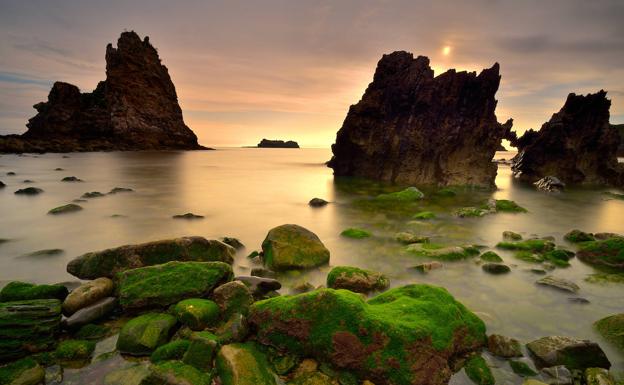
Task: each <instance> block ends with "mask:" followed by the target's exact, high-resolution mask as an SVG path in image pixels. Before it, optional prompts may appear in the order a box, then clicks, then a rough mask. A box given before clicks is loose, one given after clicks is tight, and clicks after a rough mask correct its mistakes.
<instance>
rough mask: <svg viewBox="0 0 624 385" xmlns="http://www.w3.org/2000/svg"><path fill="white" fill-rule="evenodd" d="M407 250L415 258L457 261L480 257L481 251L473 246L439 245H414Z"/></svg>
mask: <svg viewBox="0 0 624 385" xmlns="http://www.w3.org/2000/svg"><path fill="white" fill-rule="evenodd" d="M405 250H406V251H407V252H409V253H411V254H413V255H414V256H417V257H424V258H431V259H439V260H443V261H456V260H460V259H466V258H471V257H473V256H475V255H479V250H478V249H476V248H474V247H472V246H445V245H440V244H437V243H413V244H411V245H408V246H407V247H406V248H405Z"/></svg>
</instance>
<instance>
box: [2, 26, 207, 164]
mask: <svg viewBox="0 0 624 385" xmlns="http://www.w3.org/2000/svg"><path fill="white" fill-rule="evenodd" d="M34 108H35V109H36V110H37V112H38V113H37V115H36V116H34V117H33V118H31V119H30V120H29V121H28V124H27V125H26V126H27V127H28V131H27V132H26V133H24V134H23V135H21V136H18V135H8V136H4V137H0V152H68V151H106V150H171V149H176V150H177V149H179V150H198V149H203V147H202V146H200V145H199V144H198V143H197V137H196V136H195V134H194V133H193V131H191V129H190V128H188V127H187V126H186V125H185V124H184V120H183V118H182V109H181V108H180V105H179V104H178V97H177V94H176V90H175V87H174V85H173V82H172V81H171V78H170V77H169V72H168V70H167V67H165V66H164V65H162V64H161V62H160V58H159V57H158V52H157V51H156V49H155V48H154V47H153V46H152V45H151V44H150V41H149V38H148V37H147V36H146V37H145V38H144V39H143V40H141V39H140V38H139V36H138V35H137V34H136V33H135V32H123V33H122V34H121V36H120V37H119V40H118V41H117V48H114V47H113V46H112V45H111V44H108V46H107V47H106V80H104V81H101V82H100V83H98V85H97V87H96V89H95V90H94V91H93V92H90V93H81V92H80V90H79V89H78V87H76V86H74V85H71V84H68V83H64V82H56V83H54V85H53V87H52V90H51V91H50V94H49V95H48V101H47V102H41V103H38V104H35V105H34Z"/></svg>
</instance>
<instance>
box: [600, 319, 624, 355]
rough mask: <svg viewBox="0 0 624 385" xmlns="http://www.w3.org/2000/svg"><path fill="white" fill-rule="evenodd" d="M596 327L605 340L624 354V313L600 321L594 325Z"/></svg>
mask: <svg viewBox="0 0 624 385" xmlns="http://www.w3.org/2000/svg"><path fill="white" fill-rule="evenodd" d="M594 327H595V328H596V330H598V332H599V333H600V335H602V337H604V339H605V340H607V341H609V342H610V343H612V344H613V345H615V346H616V347H618V348H619V349H620V351H622V352H624V313H621V314H615V315H612V316H609V317H605V318H603V319H600V320H598V321H596V322H595V323H594Z"/></svg>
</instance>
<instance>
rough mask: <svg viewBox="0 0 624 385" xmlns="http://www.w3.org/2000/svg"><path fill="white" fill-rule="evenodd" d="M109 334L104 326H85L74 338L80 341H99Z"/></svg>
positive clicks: (108, 330)
mask: <svg viewBox="0 0 624 385" xmlns="http://www.w3.org/2000/svg"><path fill="white" fill-rule="evenodd" d="M109 332H110V329H109V328H108V327H106V326H104V325H96V324H86V325H84V326H82V327H81V328H80V329H78V331H77V332H76V334H74V337H75V338H78V339H80V340H101V339H103V338H104V337H106V336H107V335H108V334H109Z"/></svg>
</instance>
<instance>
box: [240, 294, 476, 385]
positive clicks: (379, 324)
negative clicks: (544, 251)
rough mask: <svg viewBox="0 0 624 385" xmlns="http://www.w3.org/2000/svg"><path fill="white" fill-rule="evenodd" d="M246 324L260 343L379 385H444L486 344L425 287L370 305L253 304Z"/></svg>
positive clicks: (324, 301)
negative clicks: (461, 361)
mask: <svg viewBox="0 0 624 385" xmlns="http://www.w3.org/2000/svg"><path fill="white" fill-rule="evenodd" d="M406 308H409V309H410V311H409V312H406V311H405V309H406ZM249 319H250V322H251V324H252V325H253V327H254V328H255V329H256V330H257V340H258V341H259V342H260V343H262V344H265V345H270V346H273V347H275V348H276V349H278V350H280V351H282V352H291V353H297V354H303V355H305V356H310V357H314V358H316V359H317V360H319V361H322V362H329V363H331V364H332V365H333V366H334V367H336V368H338V369H347V370H349V371H352V372H353V373H355V374H357V376H358V377H359V379H360V380H364V379H368V380H371V381H373V382H374V383H375V384H379V385H383V384H394V385H401V384H406V385H407V384H412V385H413V384H416V385H418V384H423V385H424V384H430V385H438V384H446V383H447V382H448V380H449V378H450V376H451V374H452V372H453V371H452V370H451V367H450V365H451V364H452V363H453V362H454V361H455V359H457V358H459V357H460V356H462V355H463V354H465V353H469V352H472V351H474V350H476V349H478V348H480V347H481V346H483V345H484V343H485V326H484V324H483V322H482V321H481V320H480V319H479V318H477V316H475V315H474V314H472V313H471V312H470V311H469V310H467V309H466V308H465V307H464V306H463V305H461V304H460V303H459V302H457V301H455V300H454V299H453V297H452V296H451V295H450V294H449V293H448V292H447V291H446V290H444V289H442V288H437V287H433V286H428V285H408V286H403V287H400V288H395V289H392V290H389V291H387V292H385V293H383V294H380V295H378V296H376V297H373V298H372V299H369V300H368V301H365V300H364V299H362V297H361V296H360V295H358V294H356V293H352V292H349V291H345V290H332V289H321V290H316V291H312V292H309V293H305V294H300V295H297V296H292V297H278V298H274V299H269V300H266V301H262V302H256V303H255V304H254V305H253V306H252V307H251V310H250V318H249Z"/></svg>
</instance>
